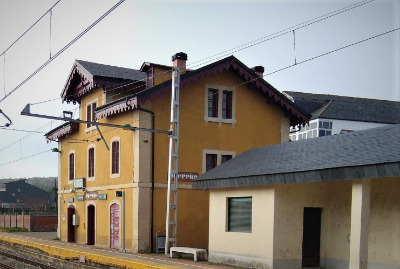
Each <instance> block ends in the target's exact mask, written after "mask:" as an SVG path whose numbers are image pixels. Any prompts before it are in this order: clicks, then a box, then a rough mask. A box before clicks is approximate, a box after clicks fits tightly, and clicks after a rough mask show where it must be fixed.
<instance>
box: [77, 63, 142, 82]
mask: <svg viewBox="0 0 400 269" xmlns="http://www.w3.org/2000/svg"><path fill="white" fill-rule="evenodd" d="M76 62H77V63H79V64H80V65H81V66H82V67H83V68H85V69H86V70H87V71H88V72H89V73H90V74H92V75H93V76H99V77H107V78H118V79H130V80H143V79H145V78H146V73H144V72H141V71H139V70H135V69H130V68H124V67H118V66H112V65H106V64H98V63H92V62H87V61H82V60H76Z"/></svg>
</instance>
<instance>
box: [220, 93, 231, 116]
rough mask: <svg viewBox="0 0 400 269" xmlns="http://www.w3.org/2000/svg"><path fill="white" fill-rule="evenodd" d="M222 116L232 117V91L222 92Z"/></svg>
mask: <svg viewBox="0 0 400 269" xmlns="http://www.w3.org/2000/svg"><path fill="white" fill-rule="evenodd" d="M222 118H223V119H232V92H231V91H223V92H222Z"/></svg>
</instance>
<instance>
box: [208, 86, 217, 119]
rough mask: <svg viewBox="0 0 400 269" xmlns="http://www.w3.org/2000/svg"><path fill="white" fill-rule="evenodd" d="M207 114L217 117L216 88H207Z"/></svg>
mask: <svg viewBox="0 0 400 269" xmlns="http://www.w3.org/2000/svg"><path fill="white" fill-rule="evenodd" d="M208 116H209V117H213V118H217V117H218V90H215V89H209V90H208Z"/></svg>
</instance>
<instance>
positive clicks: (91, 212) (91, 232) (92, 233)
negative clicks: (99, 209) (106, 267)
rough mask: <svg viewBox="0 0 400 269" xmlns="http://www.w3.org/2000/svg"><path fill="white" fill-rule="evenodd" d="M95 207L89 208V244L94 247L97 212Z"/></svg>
mask: <svg viewBox="0 0 400 269" xmlns="http://www.w3.org/2000/svg"><path fill="white" fill-rule="evenodd" d="M94 209H95V208H94V205H90V206H88V225H87V244H88V245H94V236H95V229H94V228H95V225H94V223H95V212H94Z"/></svg>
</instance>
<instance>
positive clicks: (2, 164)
mask: <svg viewBox="0 0 400 269" xmlns="http://www.w3.org/2000/svg"><path fill="white" fill-rule="evenodd" d="M46 152H51V150H49V149H47V150H45V151H41V152H38V153H34V154H32V155H29V156H25V157H21V158H19V159H16V160H12V161H9V162H5V163H1V164H0V166H4V165H7V164H11V163H15V162H18V161H21V160H25V159H28V158H31V157H34V156H37V155H40V154H43V153H46Z"/></svg>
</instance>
